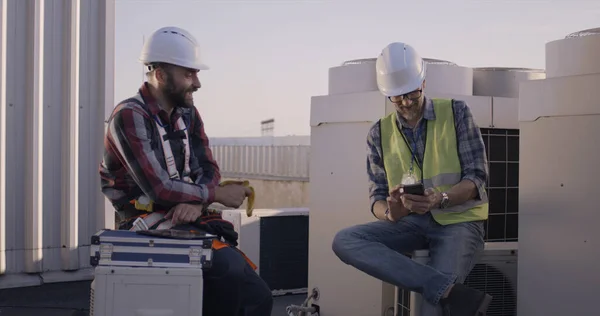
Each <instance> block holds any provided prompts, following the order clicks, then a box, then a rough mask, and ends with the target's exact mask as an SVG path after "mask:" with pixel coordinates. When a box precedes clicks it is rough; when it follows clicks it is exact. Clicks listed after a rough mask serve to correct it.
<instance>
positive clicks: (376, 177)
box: [367, 121, 389, 213]
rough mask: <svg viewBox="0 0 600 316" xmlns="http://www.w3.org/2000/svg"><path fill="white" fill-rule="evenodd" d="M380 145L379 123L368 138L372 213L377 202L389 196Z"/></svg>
mask: <svg viewBox="0 0 600 316" xmlns="http://www.w3.org/2000/svg"><path fill="white" fill-rule="evenodd" d="M380 144H381V136H380V129H379V121H378V122H377V123H375V124H374V125H373V126H372V127H371V129H370V130H369V134H368V136H367V175H368V180H369V198H370V201H371V213H373V206H374V205H375V202H377V201H380V200H386V198H387V197H388V194H389V189H388V184H387V177H386V174H385V168H384V165H383V157H382V152H381V146H380Z"/></svg>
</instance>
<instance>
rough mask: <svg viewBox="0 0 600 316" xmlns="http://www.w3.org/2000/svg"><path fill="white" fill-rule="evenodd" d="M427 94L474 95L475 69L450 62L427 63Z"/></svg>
mask: <svg viewBox="0 0 600 316" xmlns="http://www.w3.org/2000/svg"><path fill="white" fill-rule="evenodd" d="M424 91H425V93H426V94H428V95H430V94H436V93H445V94H455V95H473V69H472V68H468V67H462V66H458V65H456V64H454V63H450V62H440V61H438V62H434V61H433V60H430V62H428V63H427V73H426V77H425V89H424Z"/></svg>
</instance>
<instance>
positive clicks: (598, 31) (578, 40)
mask: <svg viewBox="0 0 600 316" xmlns="http://www.w3.org/2000/svg"><path fill="white" fill-rule="evenodd" d="M598 51H600V28H594V29H588V30H583V31H579V32H575V33H571V34H569V35H567V36H566V37H565V38H564V39H560V40H556V41H552V42H549V43H547V44H546V74H547V76H548V78H554V77H563V76H575V75H587V74H593V73H600V58H598Z"/></svg>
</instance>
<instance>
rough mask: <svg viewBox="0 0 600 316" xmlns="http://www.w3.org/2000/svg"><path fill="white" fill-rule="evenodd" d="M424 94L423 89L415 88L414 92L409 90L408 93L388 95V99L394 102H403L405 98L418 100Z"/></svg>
mask: <svg viewBox="0 0 600 316" xmlns="http://www.w3.org/2000/svg"><path fill="white" fill-rule="evenodd" d="M422 94H423V89H418V90H415V91H412V92H409V93H406V94H402V95H398V96H395V97H388V99H389V100H390V101H392V102H393V103H399V102H402V100H404V99H408V100H411V101H416V100H418V99H419V98H420V97H421V95H422Z"/></svg>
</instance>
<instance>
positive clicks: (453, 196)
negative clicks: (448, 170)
mask: <svg viewBox="0 0 600 316" xmlns="http://www.w3.org/2000/svg"><path fill="white" fill-rule="evenodd" d="M446 194H448V199H449V201H448V202H449V203H448V204H449V205H448V206H449V207H451V206H455V205H461V204H464V203H466V202H467V201H469V200H472V199H475V198H476V197H477V195H478V189H477V186H476V185H475V183H474V182H473V181H471V180H466V179H465V180H462V181H461V182H459V183H457V184H456V185H454V186H453V187H452V188H450V190H448V191H446Z"/></svg>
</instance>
